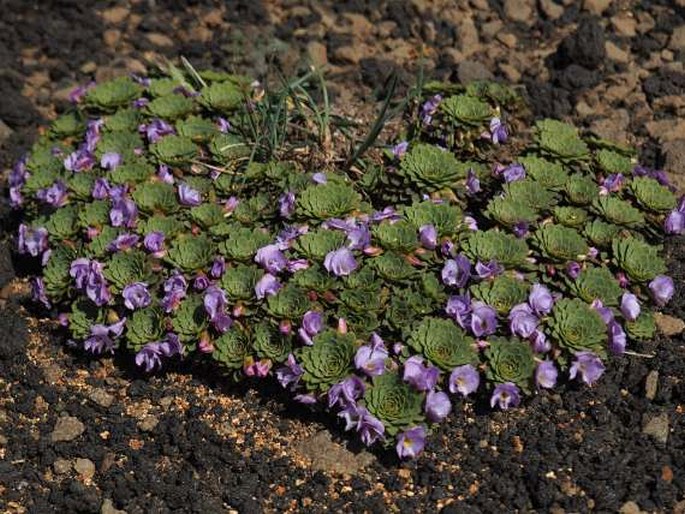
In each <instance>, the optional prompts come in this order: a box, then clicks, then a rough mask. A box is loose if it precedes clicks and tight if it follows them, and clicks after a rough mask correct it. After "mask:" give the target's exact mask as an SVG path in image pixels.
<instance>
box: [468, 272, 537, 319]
mask: <svg viewBox="0 0 685 514" xmlns="http://www.w3.org/2000/svg"><path fill="white" fill-rule="evenodd" d="M471 294H472V295H473V297H474V298H476V299H477V300H481V301H482V302H485V303H487V304H488V305H490V306H491V307H494V309H495V310H496V311H497V314H499V315H501V316H506V315H507V314H508V313H509V311H510V310H511V308H512V307H513V306H514V305H517V304H519V303H522V302H525V301H526V298H527V297H528V285H527V284H526V283H525V282H523V281H522V280H518V279H516V278H514V277H510V276H509V275H499V276H498V277H496V278H495V279H494V280H487V281H483V282H481V283H479V284H476V285H474V286H472V287H471Z"/></svg>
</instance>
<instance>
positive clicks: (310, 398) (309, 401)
mask: <svg viewBox="0 0 685 514" xmlns="http://www.w3.org/2000/svg"><path fill="white" fill-rule="evenodd" d="M293 400H295V401H296V402H299V403H301V404H302V405H314V404H315V403H316V396H314V395H313V394H312V393H309V394H296V395H295V396H293Z"/></svg>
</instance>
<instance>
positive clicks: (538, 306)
mask: <svg viewBox="0 0 685 514" xmlns="http://www.w3.org/2000/svg"><path fill="white" fill-rule="evenodd" d="M528 305H530V306H531V308H532V309H533V311H534V312H535V314H537V315H538V316H544V315H545V314H549V313H550V312H551V311H552V307H554V297H553V296H552V293H550V291H549V289H547V287H546V286H543V285H542V284H533V287H532V288H531V290H530V294H529V295H528Z"/></svg>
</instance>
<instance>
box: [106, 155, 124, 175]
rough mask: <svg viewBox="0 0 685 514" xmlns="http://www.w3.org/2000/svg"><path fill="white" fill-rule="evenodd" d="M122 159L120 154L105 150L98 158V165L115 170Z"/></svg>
mask: <svg viewBox="0 0 685 514" xmlns="http://www.w3.org/2000/svg"><path fill="white" fill-rule="evenodd" d="M122 160H123V159H122V157H121V154H118V153H116V152H106V153H104V154H102V158H101V159H100V167H101V168H103V169H106V170H110V171H111V170H115V169H117V168H118V167H119V166H121V161H122Z"/></svg>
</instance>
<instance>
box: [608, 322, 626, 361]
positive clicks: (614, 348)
mask: <svg viewBox="0 0 685 514" xmlns="http://www.w3.org/2000/svg"><path fill="white" fill-rule="evenodd" d="M607 329H608V331H609V351H610V352H611V353H613V354H614V355H623V354H624V353H625V351H626V345H627V344H628V338H627V337H626V333H625V331H624V330H623V327H622V326H621V324H620V323H619V322H618V321H612V322H611V323H609V325H608V326H607Z"/></svg>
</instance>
